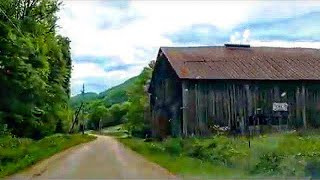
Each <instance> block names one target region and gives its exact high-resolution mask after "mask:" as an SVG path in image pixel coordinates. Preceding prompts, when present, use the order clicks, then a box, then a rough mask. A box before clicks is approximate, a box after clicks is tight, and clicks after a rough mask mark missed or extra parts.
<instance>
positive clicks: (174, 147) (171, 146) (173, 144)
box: [164, 138, 183, 155]
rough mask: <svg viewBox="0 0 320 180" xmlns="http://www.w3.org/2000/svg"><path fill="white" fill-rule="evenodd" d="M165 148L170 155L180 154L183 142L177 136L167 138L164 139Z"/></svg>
mask: <svg viewBox="0 0 320 180" xmlns="http://www.w3.org/2000/svg"><path fill="white" fill-rule="evenodd" d="M164 147H165V150H166V151H167V152H168V153H169V154H171V155H180V154H181V153H182V150H183V148H182V147H183V142H182V140H181V139H179V138H169V139H166V140H165V141H164Z"/></svg>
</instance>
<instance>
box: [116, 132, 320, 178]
mask: <svg viewBox="0 0 320 180" xmlns="http://www.w3.org/2000/svg"><path fill="white" fill-rule="evenodd" d="M119 141H121V142H122V143H123V144H125V145H127V146H128V147H130V148H131V149H133V150H134V151H136V152H138V153H140V154H142V155H144V156H145V157H146V158H147V159H149V160H151V161H153V162H155V163H158V164H159V165H161V166H163V167H164V168H167V169H168V170H169V171H171V172H172V173H175V174H177V175H180V176H189V177H190V176H195V177H202V178H203V177H210V178H216V177H222V178H249V177H253V178H258V177H269V178H270V177H274V178H284V177H312V178H320V135H319V134H308V135H300V134H297V133H283V134H271V135H265V136H259V137H254V138H252V139H251V140H250V141H251V148H249V146H248V139H246V138H245V137H237V138H231V137H226V136H213V137H211V138H186V139H180V138H169V139H167V140H165V141H164V142H144V141H143V140H142V139H137V138H119Z"/></svg>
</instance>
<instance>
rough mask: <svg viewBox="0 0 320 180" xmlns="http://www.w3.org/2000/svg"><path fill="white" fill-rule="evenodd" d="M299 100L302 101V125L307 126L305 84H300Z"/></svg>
mask: <svg viewBox="0 0 320 180" xmlns="http://www.w3.org/2000/svg"><path fill="white" fill-rule="evenodd" d="M301 101H302V120H303V127H304V128H305V129H306V128H307V117H306V88H305V85H304V84H302V87H301Z"/></svg>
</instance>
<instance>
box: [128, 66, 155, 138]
mask: <svg viewBox="0 0 320 180" xmlns="http://www.w3.org/2000/svg"><path fill="white" fill-rule="evenodd" d="M152 67H153V66H151V65H149V67H145V68H144V69H143V71H142V72H141V74H140V75H139V79H138V81H137V82H136V83H135V85H134V86H133V88H131V89H128V91H127V93H128V96H129V102H130V106H129V108H128V113H127V115H126V119H127V122H126V123H125V126H126V128H127V129H128V130H129V131H130V132H131V133H132V134H133V135H136V136H143V135H144V133H145V132H146V131H147V130H149V129H150V119H148V118H146V117H145V114H146V113H147V111H148V107H149V101H148V93H147V92H146V85H147V83H148V81H149V80H150V79H151V75H152Z"/></svg>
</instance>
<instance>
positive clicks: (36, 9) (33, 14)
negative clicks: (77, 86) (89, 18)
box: [0, 0, 71, 138]
mask: <svg viewBox="0 0 320 180" xmlns="http://www.w3.org/2000/svg"><path fill="white" fill-rule="evenodd" d="M59 6H60V3H59V2H58V1H56V0H6V1H4V0H2V1H0V8H1V12H0V99H1V102H0V112H2V114H3V116H2V121H1V122H0V123H2V124H6V125H7V127H8V129H9V130H10V131H11V133H13V134H15V135H17V136H26V137H32V138H41V137H43V136H45V135H48V134H51V133H54V131H55V129H56V126H57V125H58V124H59V121H60V120H61V121H66V119H65V117H66V114H68V113H69V111H68V100H69V94H70V86H69V83H70V75H71V55H70V41H69V39H68V38H65V37H62V36H59V35H57V34H56V21H57V17H56V12H57V11H58V10H59ZM62 124H65V123H64V122H62Z"/></svg>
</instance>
